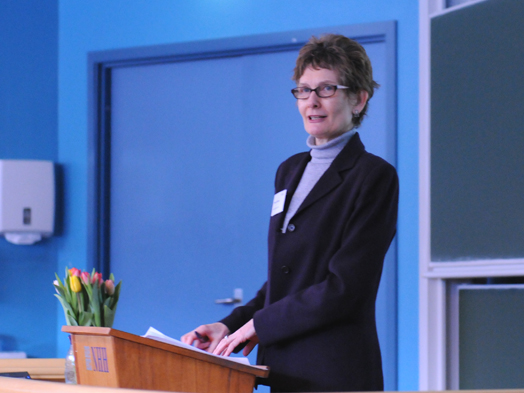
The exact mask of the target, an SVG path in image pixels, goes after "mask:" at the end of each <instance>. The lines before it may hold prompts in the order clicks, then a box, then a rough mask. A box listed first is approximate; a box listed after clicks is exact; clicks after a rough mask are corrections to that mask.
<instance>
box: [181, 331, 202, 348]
mask: <svg viewBox="0 0 524 393" xmlns="http://www.w3.org/2000/svg"><path fill="white" fill-rule="evenodd" d="M197 339H198V338H197V336H196V334H195V331H194V330H192V331H190V332H189V333H186V334H184V335H183V336H182V337H181V338H180V341H182V342H183V343H184V344H187V345H193V342H194V341H195V340H197Z"/></svg>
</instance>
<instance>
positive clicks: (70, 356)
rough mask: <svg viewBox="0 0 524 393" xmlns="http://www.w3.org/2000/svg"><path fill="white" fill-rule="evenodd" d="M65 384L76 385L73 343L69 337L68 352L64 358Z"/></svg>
mask: <svg viewBox="0 0 524 393" xmlns="http://www.w3.org/2000/svg"><path fill="white" fill-rule="evenodd" d="M64 375H65V383H71V384H76V366H75V351H74V349H73V343H72V342H71V336H69V351H67V356H66V358H65V373H64Z"/></svg>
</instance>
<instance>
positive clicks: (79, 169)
mask: <svg viewBox="0 0 524 393" xmlns="http://www.w3.org/2000/svg"><path fill="white" fill-rule="evenodd" d="M417 4H418V2H417V1H415V0H373V1H368V2H363V1H358V0H325V1H323V2H322V4H321V5H319V3H318V2H316V1H311V0H287V1H279V0H252V1H249V2H247V1H240V0H228V1H218V0H193V1H185V2H183V1H171V0H156V1H154V2H146V1H138V0H135V1H123V0H115V1H111V2H107V1H103V0H89V1H88V0H79V1H75V2H71V1H66V0H62V1H60V3H59V15H60V34H59V49H60V56H59V75H60V78H59V97H60V99H59V142H58V146H59V158H60V161H61V162H62V163H63V165H64V175H65V184H66V185H67V187H66V190H65V192H66V204H65V216H66V217H67V221H66V225H65V228H64V237H63V239H60V245H59V246H60V247H59V267H58V269H59V270H60V271H61V270H62V269H63V266H65V265H67V264H68V263H73V264H75V265H77V266H79V267H84V266H85V265H86V255H87V230H86V229H87V184H86V183H87V164H88V159H89V157H88V156H87V68H86V66H87V53H88V52H89V51H98V50H106V49H117V48H126V47H135V46H145V45H158V44H167V43H176V42H188V41H196V40H205V39H213V38H223V37H235V36H244V35H253V34H263V33H272V32H280V31H287V30H297V29H305V28H318V27H323V26H326V27H327V26H336V25H347V24H359V23H369V22H379V21H386V20H397V21H398V169H399V176H400V183H401V195H400V198H401V199H400V210H399V226H398V255H399V270H398V279H399V294H398V297H399V315H398V323H399V343H398V344H399V379H398V380H399V389H402V390H415V389H417V388H418V373H417V370H418V340H417V332H418V329H417V326H418V302H417V298H418V242H417V241H416V239H417V238H418V224H417V223H418V214H417V211H418V208H417V206H418V200H417V194H418V182H417V179H418V171H417V167H418V153H417V152H418V115H417V113H418V49H417V48H418V8H417V7H418V5H417ZM326 30H328V29H326ZM124 291H125V287H124ZM124 293H125V292H124ZM60 323H61V321H60V318H59V324H60ZM57 337H58V343H59V350H58V352H59V353H61V352H63V351H65V349H66V348H67V341H66V340H65V337H64V335H63V334H62V333H57Z"/></svg>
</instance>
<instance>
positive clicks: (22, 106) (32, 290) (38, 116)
mask: <svg viewBox="0 0 524 393" xmlns="http://www.w3.org/2000/svg"><path fill="white" fill-rule="evenodd" d="M1 6H2V7H1V12H0V53H1V60H0V159H40V160H51V161H56V160H57V158H58V141H57V121H58V116H57V108H58V96H57V89H58V85H57V84H58V78H57V76H58V2H57V1H39V0H4V1H2V4H1ZM57 240H58V239H57V238H56V237H55V238H52V239H50V240H45V241H42V242H40V243H38V244H37V245H34V246H17V245H13V244H10V243H8V242H7V241H6V240H5V239H4V238H3V237H1V238H0V316H1V317H0V350H4V351H24V352H26V353H27V354H28V356H34V357H50V356H54V355H55V352H56V339H55V331H56V326H57V320H56V319H57V318H56V300H55V298H54V297H53V287H52V280H53V274H54V271H55V269H56V263H57V243H58V241H57Z"/></svg>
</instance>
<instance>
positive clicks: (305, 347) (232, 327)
mask: <svg viewBox="0 0 524 393" xmlns="http://www.w3.org/2000/svg"><path fill="white" fill-rule="evenodd" d="M293 79H294V80H295V81H296V83H297V87H296V88H295V89H293V90H292V93H293V95H294V96H295V98H297V105H298V110H299V112H300V114H301V115H302V119H303V121H304V128H305V129H306V132H307V133H308V134H309V137H308V140H307V144H308V146H309V148H310V149H311V150H310V152H306V153H299V154H297V155H294V156H292V157H290V158H289V159H287V160H286V161H284V162H283V163H282V164H281V165H280V167H279V168H278V171H277V174H276V180H275V199H274V202H273V208H272V212H271V219H270V227H269V237H268V239H269V240H268V241H269V254H268V256H269V271H268V277H267V282H266V283H265V284H264V285H263V286H262V288H261V289H260V290H259V291H258V293H257V295H256V296H255V298H254V299H252V300H251V301H250V302H249V303H247V304H246V305H245V306H242V307H238V308H236V309H234V311H233V312H232V313H231V314H230V315H229V316H228V317H226V318H224V319H223V320H222V321H220V322H217V323H214V324H209V325H202V326H200V327H198V328H197V329H196V330H195V331H194V332H190V333H187V334H186V335H184V336H183V337H182V341H183V342H185V343H189V344H195V345H196V346H197V347H199V348H202V349H206V350H207V351H209V352H213V353H215V354H219V355H224V356H229V355H230V354H231V352H232V351H233V350H234V349H235V348H236V347H237V346H239V345H241V344H246V343H247V345H246V346H245V348H244V350H243V353H244V355H247V354H248V353H249V352H250V351H251V350H252V349H253V348H254V347H255V346H256V345H257V344H258V345H259V349H258V357H257V363H258V364H264V365H268V366H270V368H271V371H270V377H269V378H268V380H267V381H261V382H262V383H266V382H267V383H268V384H269V385H270V386H271V390H272V391H278V392H292V391H301V392H306V391H350V390H359V391H362V390H382V389H383V378H382V364H381V356H380V349H379V344H378V338H377V332H376V326H375V299H376V295H377V290H378V285H379V281H380V275H381V272H382V265H383V262H384V257H385V254H386V251H387V250H388V248H389V245H390V243H391V241H392V239H393V236H394V235H395V230H396V221H397V206H398V179H397V175H396V171H395V169H394V168H393V167H392V166H391V165H389V164H388V163H387V162H385V161H384V160H382V159H381V158H379V157H376V156H374V155H372V154H370V153H368V152H366V151H365V149H364V146H363V145H362V142H361V141H360V138H359V135H358V133H356V128H357V127H358V126H359V125H360V124H361V122H362V118H363V116H364V115H365V113H366V110H367V106H368V100H369V99H370V98H371V97H372V96H373V92H374V89H375V88H376V87H377V86H378V85H377V84H376V83H375V82H374V81H373V76H372V68H371V63H370V61H369V58H368V57H367V55H366V52H365V50H364V48H362V46H361V45H359V44H358V43H357V42H355V41H353V40H350V39H349V38H346V37H344V36H340V35H326V36H323V37H321V38H315V37H313V38H311V40H310V41H309V42H308V43H307V44H306V45H305V46H304V47H303V48H302V49H301V50H300V53H299V56H298V59H297V63H296V67H295V72H294V76H293ZM196 332H198V335H197V333H196ZM198 336H200V337H198Z"/></svg>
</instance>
